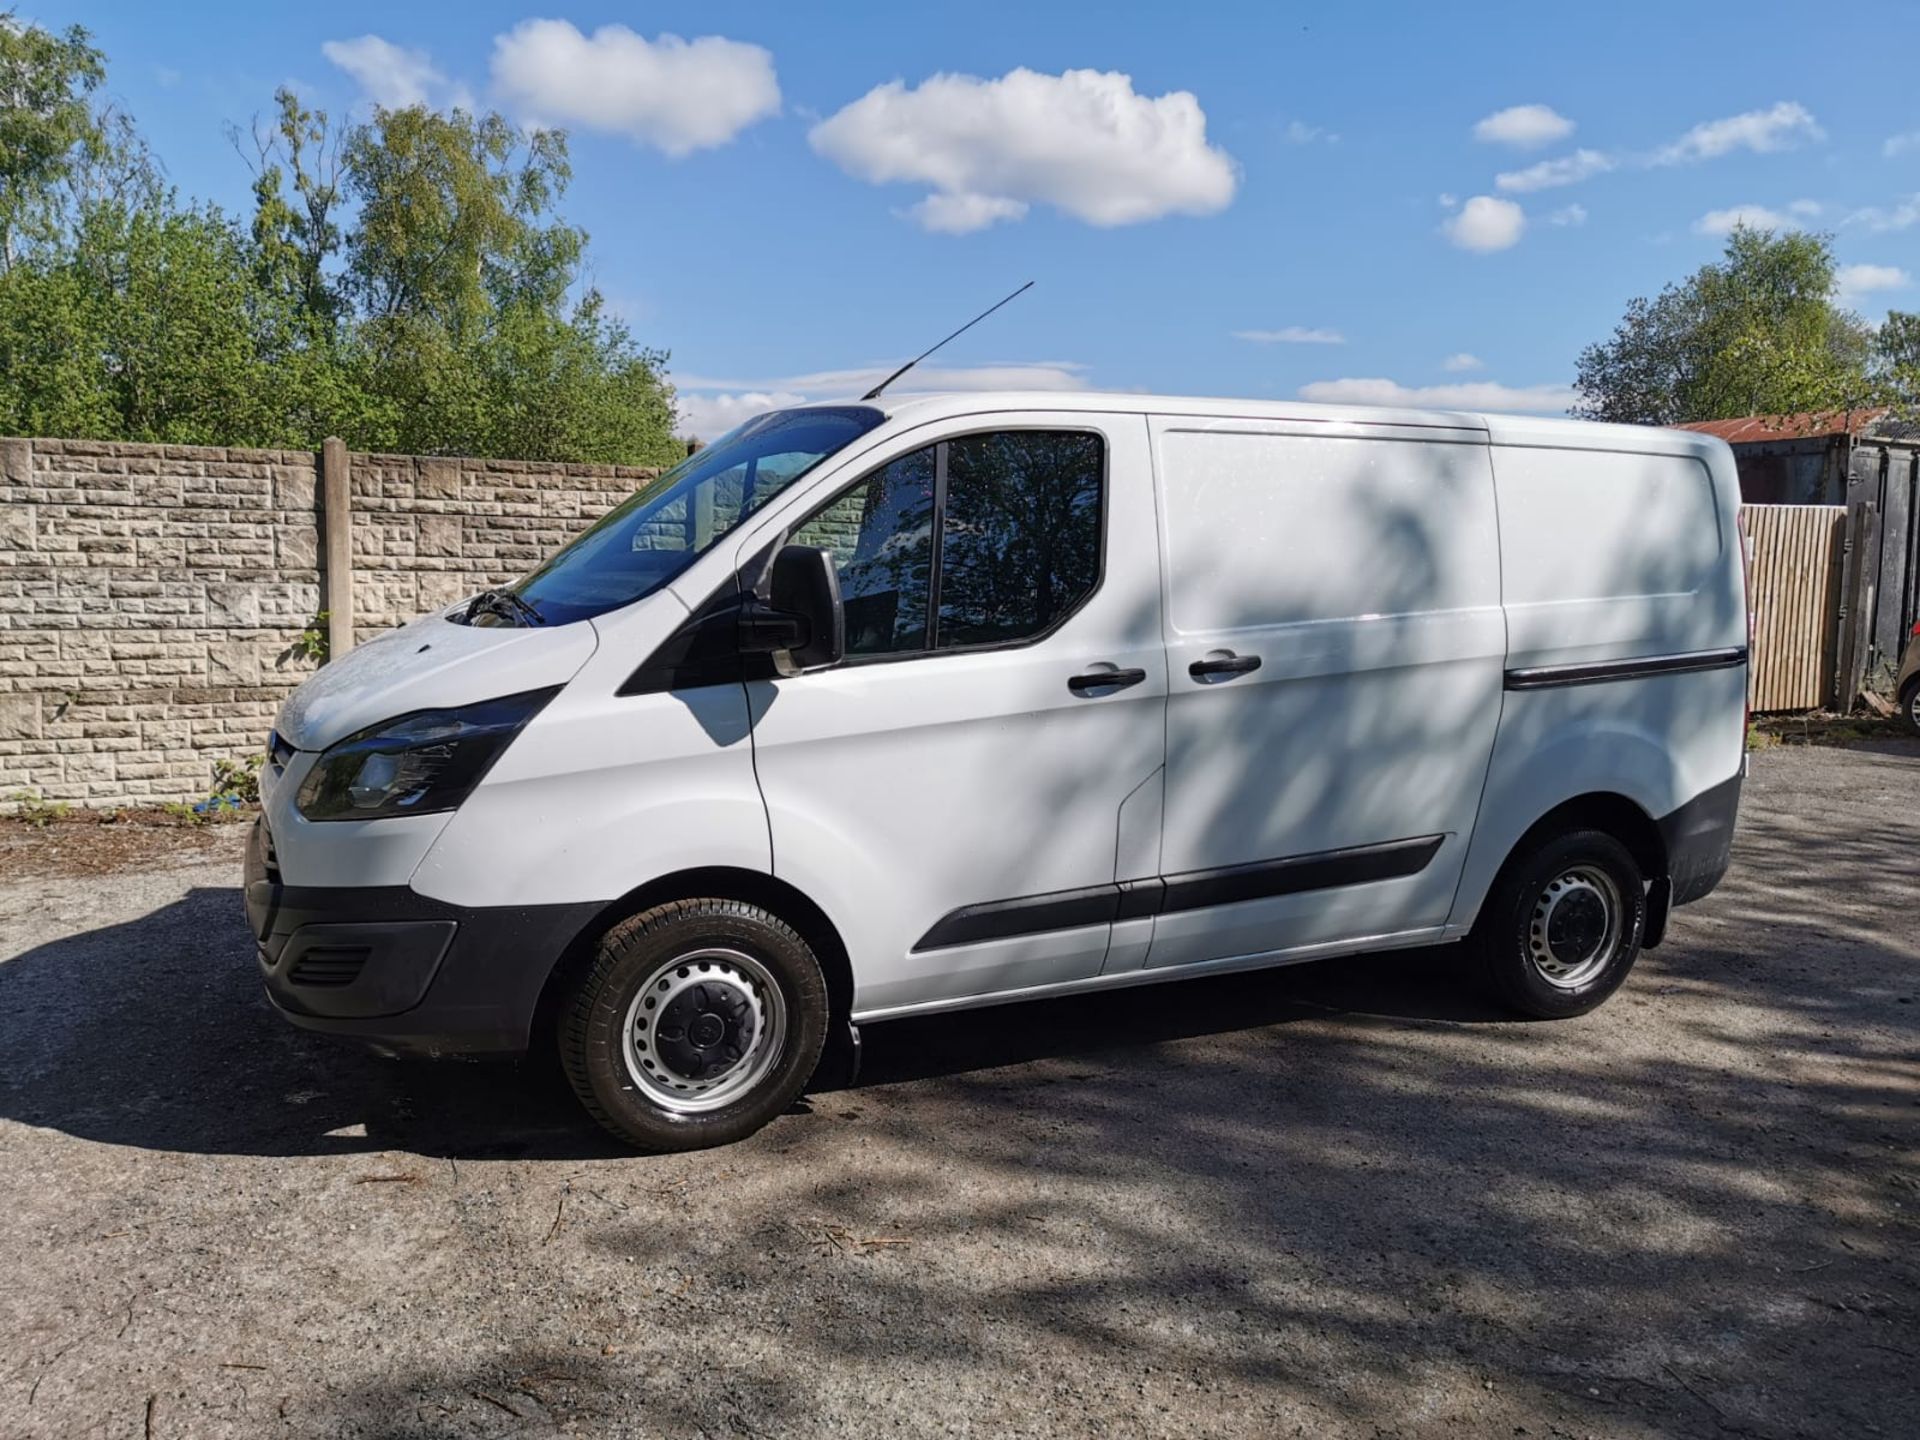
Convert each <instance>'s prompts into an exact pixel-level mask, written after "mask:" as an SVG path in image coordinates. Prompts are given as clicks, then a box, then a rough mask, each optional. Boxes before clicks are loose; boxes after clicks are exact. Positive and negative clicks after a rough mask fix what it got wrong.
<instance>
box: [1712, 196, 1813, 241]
mask: <svg viewBox="0 0 1920 1440" xmlns="http://www.w3.org/2000/svg"><path fill="white" fill-rule="evenodd" d="M1819 213H1820V205H1819V203H1818V202H1817V201H1813V200H1796V201H1794V202H1793V203H1792V204H1791V205H1789V206H1787V208H1786V209H1785V210H1771V209H1769V208H1768V207H1767V206H1765V205H1730V206H1728V207H1727V208H1726V209H1725V210H1709V211H1708V212H1707V213H1706V214H1704V215H1702V216H1701V217H1700V218H1699V219H1698V220H1696V221H1694V222H1693V228H1694V230H1695V232H1696V233H1698V234H1701V235H1731V234H1732V233H1733V231H1734V228H1735V227H1736V226H1740V225H1744V226H1746V227H1747V228H1748V229H1749V230H1799V229H1802V228H1804V227H1803V226H1802V224H1801V222H1802V221H1803V220H1806V219H1808V218H1810V217H1812V216H1814V215H1818V214H1819Z"/></svg>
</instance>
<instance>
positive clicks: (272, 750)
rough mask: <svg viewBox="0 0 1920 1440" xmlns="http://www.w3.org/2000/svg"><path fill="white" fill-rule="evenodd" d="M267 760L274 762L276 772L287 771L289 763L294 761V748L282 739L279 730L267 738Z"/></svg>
mask: <svg viewBox="0 0 1920 1440" xmlns="http://www.w3.org/2000/svg"><path fill="white" fill-rule="evenodd" d="M267 759H269V760H271V761H272V762H273V768H274V769H276V770H284V769H286V768H287V762H288V761H289V760H291V759H293V746H291V745H289V744H288V743H287V742H286V741H285V740H284V739H282V738H281V735H280V732H279V731H278V730H275V731H273V732H271V733H270V734H269V735H268V736H267Z"/></svg>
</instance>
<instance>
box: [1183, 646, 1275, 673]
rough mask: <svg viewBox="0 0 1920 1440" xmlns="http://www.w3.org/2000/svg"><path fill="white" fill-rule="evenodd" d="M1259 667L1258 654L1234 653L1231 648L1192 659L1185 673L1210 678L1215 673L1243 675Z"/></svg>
mask: <svg viewBox="0 0 1920 1440" xmlns="http://www.w3.org/2000/svg"><path fill="white" fill-rule="evenodd" d="M1259 668H1260V657H1259V656H1258V655H1236V654H1234V653H1233V652H1232V651H1231V650H1224V651H1222V652H1221V653H1220V654H1218V655H1209V656H1207V658H1206V659H1204V660H1196V661H1194V662H1193V663H1192V664H1191V665H1189V666H1187V673H1188V674H1189V675H1191V676H1193V678H1194V679H1196V680H1211V679H1212V678H1213V677H1214V676H1216V675H1245V674H1246V673H1247V672H1248V671H1250V670H1258V669H1259Z"/></svg>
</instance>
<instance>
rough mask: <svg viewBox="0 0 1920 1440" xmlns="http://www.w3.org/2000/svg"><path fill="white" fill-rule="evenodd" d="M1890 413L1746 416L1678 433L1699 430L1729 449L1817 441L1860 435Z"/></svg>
mask: <svg viewBox="0 0 1920 1440" xmlns="http://www.w3.org/2000/svg"><path fill="white" fill-rule="evenodd" d="M1886 414H1887V412H1886V410H1885V409H1884V408H1879V409H1863V410H1802V411H1800V412H1799V413H1797V414H1794V415H1743V416H1741V417H1740V418H1739V419H1737V420H1693V421H1689V422H1688V423H1687V424H1685V425H1675V426H1674V427H1673V428H1674V429H1675V430H1697V431H1699V432H1701V433H1702V434H1705V435H1717V436H1719V437H1720V438H1721V439H1722V440H1724V441H1726V442H1727V443H1728V444H1729V445H1745V444H1751V443H1753V442H1754V441H1756V440H1815V439H1819V438H1821V437H1822V436H1830V435H1858V434H1859V433H1860V432H1861V431H1862V430H1865V429H1866V428H1867V427H1868V426H1869V425H1871V424H1873V423H1874V421H1876V420H1881V419H1884V418H1886Z"/></svg>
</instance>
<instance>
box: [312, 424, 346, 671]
mask: <svg viewBox="0 0 1920 1440" xmlns="http://www.w3.org/2000/svg"><path fill="white" fill-rule="evenodd" d="M320 492H321V496H322V500H323V506H324V508H323V511H322V516H323V520H322V533H323V535H324V537H325V540H326V551H325V553H326V569H325V581H326V589H325V591H324V592H323V603H324V604H325V606H326V611H327V653H328V654H329V655H331V656H335V657H338V656H341V655H344V654H346V653H347V651H349V650H351V649H352V648H353V466H352V462H351V461H349V460H348V458H347V442H346V441H344V440H342V439H341V438H340V437H339V436H338V435H329V436H328V437H327V438H326V439H325V440H324V441H323V442H321V446H320Z"/></svg>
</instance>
